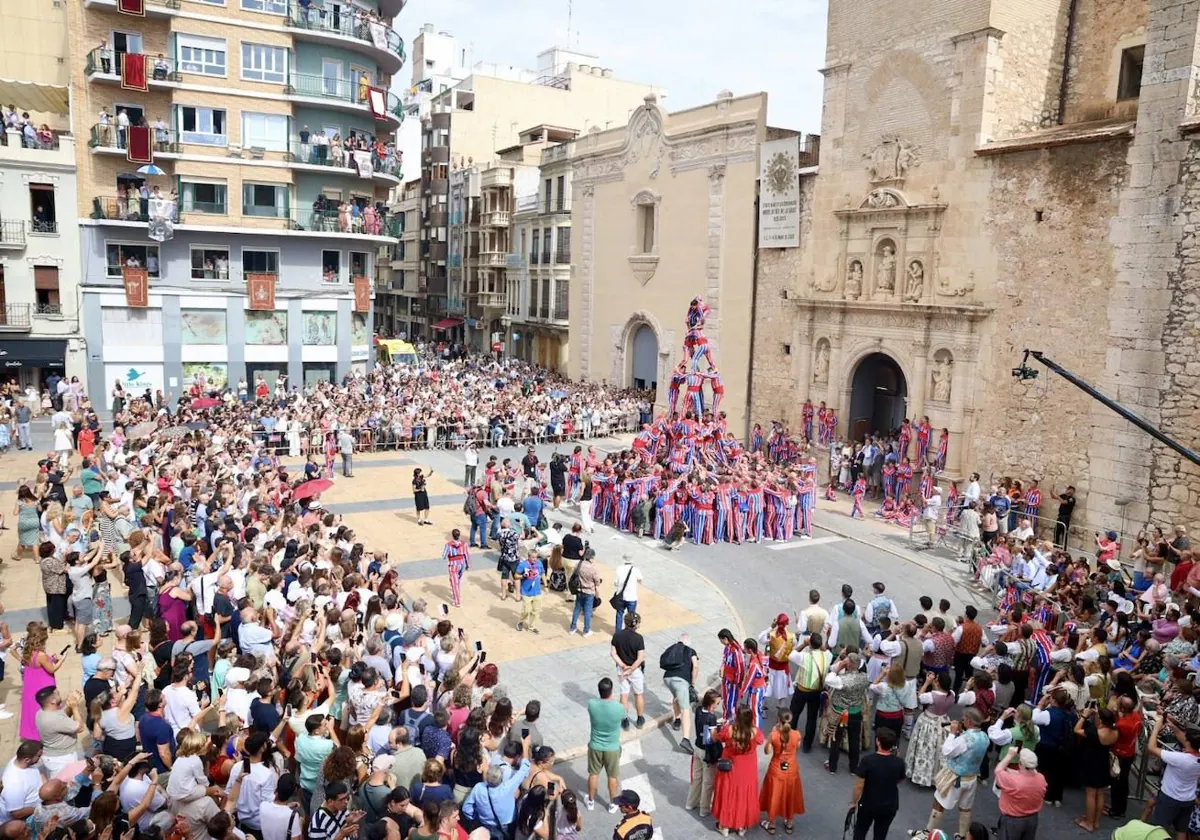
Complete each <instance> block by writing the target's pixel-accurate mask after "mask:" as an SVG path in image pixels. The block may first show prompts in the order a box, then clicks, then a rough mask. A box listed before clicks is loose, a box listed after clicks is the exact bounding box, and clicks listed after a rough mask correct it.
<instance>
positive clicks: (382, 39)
mask: <svg viewBox="0 0 1200 840" xmlns="http://www.w3.org/2000/svg"><path fill="white" fill-rule="evenodd" d="M370 30H371V43H372V44H374V45H375V49H377V50H383V51H384V52H389V51H390V50H389V48H388V40H387V27H386V26H384V25H383V24H382V23H380V22H379V21H377V20H373V21H371V23H370Z"/></svg>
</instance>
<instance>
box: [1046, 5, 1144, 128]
mask: <svg viewBox="0 0 1200 840" xmlns="http://www.w3.org/2000/svg"><path fill="white" fill-rule="evenodd" d="M1149 5H1150V4H1149V3H1148V2H1147V0H1077V7H1076V16H1075V37H1074V39H1073V46H1072V49H1071V59H1070V69H1069V71H1068V72H1069V75H1068V86H1067V102H1066V110H1065V114H1064V116H1065V118H1066V122H1069V123H1072V122H1082V121H1087V120H1095V119H1103V118H1106V117H1109V116H1114V117H1115V116H1126V115H1130V116H1132V115H1134V114H1135V112H1136V103H1135V102H1131V103H1129V104H1128V105H1122V106H1119V107H1117V106H1116V99H1115V96H1116V91H1117V80H1118V78H1119V75H1120V69H1121V51H1122V50H1123V49H1124V48H1126V47H1131V46H1136V45H1138V44H1144V43H1145V42H1146V14H1147V12H1148V10H1149Z"/></svg>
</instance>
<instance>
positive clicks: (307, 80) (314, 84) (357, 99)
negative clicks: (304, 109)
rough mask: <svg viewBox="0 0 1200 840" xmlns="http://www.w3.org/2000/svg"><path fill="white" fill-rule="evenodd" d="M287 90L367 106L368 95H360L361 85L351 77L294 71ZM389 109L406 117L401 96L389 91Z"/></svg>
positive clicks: (398, 116) (296, 93) (401, 117)
mask: <svg viewBox="0 0 1200 840" xmlns="http://www.w3.org/2000/svg"><path fill="white" fill-rule="evenodd" d="M287 92H288V93H289V94H291V95H292V96H307V97H312V98H314V99H328V100H338V101H341V102H349V103H351V104H354V105H362V106H363V107H364V108H365V107H366V106H367V98H366V96H360V95H359V85H358V83H357V82H355V81H352V80H350V79H329V78H326V77H325V76H320V75H317V74H315V73H293V74H291V76H289V77H288V86H287ZM387 111H388V113H389V114H391V115H392V116H394V117H396V118H397V119H400V120H403V119H404V106H403V104H401V102H400V97H398V96H396V94H394V93H392V92H391V91H388V92H387Z"/></svg>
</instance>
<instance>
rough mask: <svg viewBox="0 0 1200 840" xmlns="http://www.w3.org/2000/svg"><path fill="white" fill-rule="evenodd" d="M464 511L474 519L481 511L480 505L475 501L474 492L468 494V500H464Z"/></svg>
mask: <svg viewBox="0 0 1200 840" xmlns="http://www.w3.org/2000/svg"><path fill="white" fill-rule="evenodd" d="M463 513H465V514H466V515H467V516H469V517H471V518H472V519H474V518H475V515H476V514H477V513H479V505H478V503H477V502H476V501H475V494H474V493H468V494H467V498H466V501H464V502H463Z"/></svg>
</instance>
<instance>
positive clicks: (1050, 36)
mask: <svg viewBox="0 0 1200 840" xmlns="http://www.w3.org/2000/svg"><path fill="white" fill-rule="evenodd" d="M1069 6H1070V0H1008V2H1003V3H995V4H994V7H995V12H994V14H993V19H994V20H995V21H996V25H997V26H998V28H999V29H1000V30H1001V31H1002V32H1003V33H1004V34H1003V36H1002V37H1001V39H1000V49H999V54H998V56H997V58H998V61H999V68H1000V72H999V73H997V75H996V86H995V104H994V108H995V110H994V117H995V121H994V124H993V132H994V133H993V135H992V137H991V138H987V139H991V140H1005V139H1008V138H1010V137H1015V136H1017V135H1020V134H1026V133H1028V132H1030V131H1036V130H1037V129H1040V128H1049V127H1050V126H1052V125H1054V124H1055V122H1056V120H1057V118H1058V98H1059V89H1060V87H1061V83H1062V66H1063V50H1064V45H1065V43H1066V28H1067V16H1068V9H1069Z"/></svg>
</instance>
